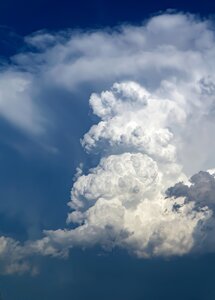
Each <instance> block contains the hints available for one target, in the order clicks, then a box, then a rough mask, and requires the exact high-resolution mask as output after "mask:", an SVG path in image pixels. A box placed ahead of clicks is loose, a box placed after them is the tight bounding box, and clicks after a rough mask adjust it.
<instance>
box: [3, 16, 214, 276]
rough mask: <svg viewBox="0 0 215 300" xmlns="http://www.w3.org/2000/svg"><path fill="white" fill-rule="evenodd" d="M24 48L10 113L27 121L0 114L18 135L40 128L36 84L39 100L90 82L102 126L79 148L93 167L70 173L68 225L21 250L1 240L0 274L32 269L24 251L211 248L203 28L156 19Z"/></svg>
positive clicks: (209, 58) (143, 253) (210, 120)
mask: <svg viewBox="0 0 215 300" xmlns="http://www.w3.org/2000/svg"><path fill="white" fill-rule="evenodd" d="M26 44H27V45H28V48H29V49H30V50H29V51H28V52H23V53H19V54H17V55H16V56H14V57H13V58H12V62H13V64H14V65H13V66H10V70H11V68H12V69H14V68H15V67H14V66H15V65H16V70H18V71H17V72H19V73H14V71H13V75H14V74H15V75H14V76H16V74H17V76H18V77H20V76H21V78H23V76H26V74H27V77H28V82H29V84H28V88H27V89H26V88H23V89H22V91H21V92H22V96H23V97H22V99H24V100H23V101H24V102H25V103H26V106H25V105H24V106H23V107H20V114H23V115H24V114H25V110H26V109H27V110H28V111H29V113H28V112H27V114H26V115H27V116H28V118H27V119H26V120H25V123H22V122H21V121H20V118H19V117H17V116H15V114H13V113H12V112H11V113H9V111H10V109H9V108H7V107H6V104H5V107H6V108H5V109H1V110H2V112H1V114H2V115H3V116H4V117H5V118H7V119H8V120H9V121H11V122H13V123H14V124H16V125H17V126H19V127H22V128H25V127H26V128H34V129H35V128H41V127H42V128H43V126H45V125H44V124H43V122H42V121H41V119H40V117H39V116H40V113H38V112H40V111H41V114H43V105H45V104H43V105H40V106H39V107H38V102H37V101H34V97H33V96H31V95H32V93H33V91H34V90H35V86H36V87H37V89H38V90H41V93H43V94H44V95H45V93H46V89H47V86H49V87H51V86H53V87H55V88H56V87H57V88H59V89H61V90H66V91H69V92H71V93H72V92H74V91H76V92H77V91H78V90H79V89H83V88H84V86H85V85H88V86H92V88H93V89H94V90H95V91H96V93H93V94H92V95H91V97H90V101H89V103H90V106H91V108H92V111H93V113H94V114H95V115H97V117H98V118H99V119H100V120H99V122H98V123H97V124H95V125H93V126H92V127H91V128H90V129H89V131H88V132H87V133H86V134H85V135H84V136H83V138H82V140H81V143H82V146H83V147H84V148H85V149H86V151H87V152H88V153H89V155H98V156H99V159H100V161H99V163H98V165H97V166H96V167H94V168H92V169H90V170H89V171H88V173H87V174H83V173H82V170H81V168H79V171H78V174H77V176H76V181H75V182H74V185H73V187H72V192H71V201H70V202H69V206H70V208H71V211H70V212H69V213H68V217H67V226H66V229H58V230H52V231H51V230H49V231H44V235H45V237H44V238H43V239H41V240H37V241H27V242H26V243H25V244H24V245H21V244H19V243H18V242H15V241H14V240H11V239H9V238H6V237H2V240H1V244H0V245H1V247H0V249H3V247H4V249H7V247H8V249H11V247H12V248H13V249H14V251H11V252H12V253H13V255H12V257H10V263H9V264H8V265H7V267H8V266H11V267H10V269H9V271H8V270H7V269H5V267H4V266H3V267H4V268H3V269H4V270H5V272H9V273H12V272H13V270H14V272H17V271H19V265H20V271H25V270H27V269H29V268H31V266H30V265H28V264H26V262H25V261H26V258H27V257H29V256H31V255H33V254H41V255H57V256H58V255H60V256H62V255H63V256H65V255H67V252H68V250H69V249H70V248H73V247H76V246H78V247H92V246H95V245H100V246H101V247H103V248H104V249H112V248H114V247H119V248H123V249H127V250H128V252H129V253H133V254H135V255H137V256H138V257H154V256H172V255H184V254H188V253H192V252H207V251H214V249H215V243H214V239H212V238H211V237H212V236H213V233H214V230H215V227H214V217H213V212H214V204H213V203H215V197H214V196H213V195H214V193H213V191H214V186H215V179H214V178H215V177H214V172H213V171H211V170H210V171H208V172H207V171H205V170H207V169H212V168H213V167H214V166H215V160H214V147H215V143H214V141H213V140H212V139H211V137H212V136H213V135H214V131H215V122H214V120H215V119H214V92H215V78H214V74H215V72H214V71H215V63H214V62H215V40H214V29H213V23H212V22H211V21H209V20H199V19H198V18H196V17H195V16H193V15H188V14H181V13H178V14H162V15H158V16H155V17H152V18H151V19H149V20H148V21H147V22H145V23H144V24H143V25H140V26H130V25H123V26H121V27H118V28H115V29H107V30H92V31H88V32H81V31H70V30H67V31H64V32H59V33H47V32H38V33H35V34H33V35H31V36H28V37H26ZM6 72H8V71H7V70H5V69H4V70H3V71H2V73H1V74H3V75H1V77H2V76H3V77H4V76H5V74H6ZM17 80H18V79H17ZM22 80H23V79H22ZM0 84H1V82H0ZM16 86H18V87H19V83H18V84H17V85H16ZM24 86H25V85H24ZM31 87H32V88H31ZM5 93H6V95H7V97H8V99H12V100H11V103H12V104H13V103H14V102H15V101H16V100H17V99H18V98H16V97H15V96H13V95H19V93H18V92H17V91H16V89H15V87H14V88H13V89H11V90H9V89H8V90H6V92H5ZM33 95H34V94H33ZM12 96H13V97H12ZM3 101H4V100H2V103H3ZM80 101H83V99H80ZM34 106H35V109H33V110H32V107H34ZM2 107H4V105H3V104H2ZM28 107H29V108H28ZM32 111H33V113H32V114H31V112H32ZM29 124H30V126H29ZM200 170H203V171H204V172H201V173H198V174H197V175H195V176H193V177H192V178H191V181H189V177H190V176H191V175H192V174H194V173H197V172H199V171H200ZM71 223H72V224H73V225H72V226H71V227H70V224H71ZM3 244H4V245H3ZM4 251H6V250H4ZM4 251H1V252H0V253H2V254H1V256H2V258H3V259H4V257H5V256H4V253H5V252H4ZM16 253H18V254H17V255H16ZM13 257H14V258H13ZM23 264H24V265H23ZM13 266H14V267H13ZM11 270H12V271H11Z"/></svg>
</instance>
